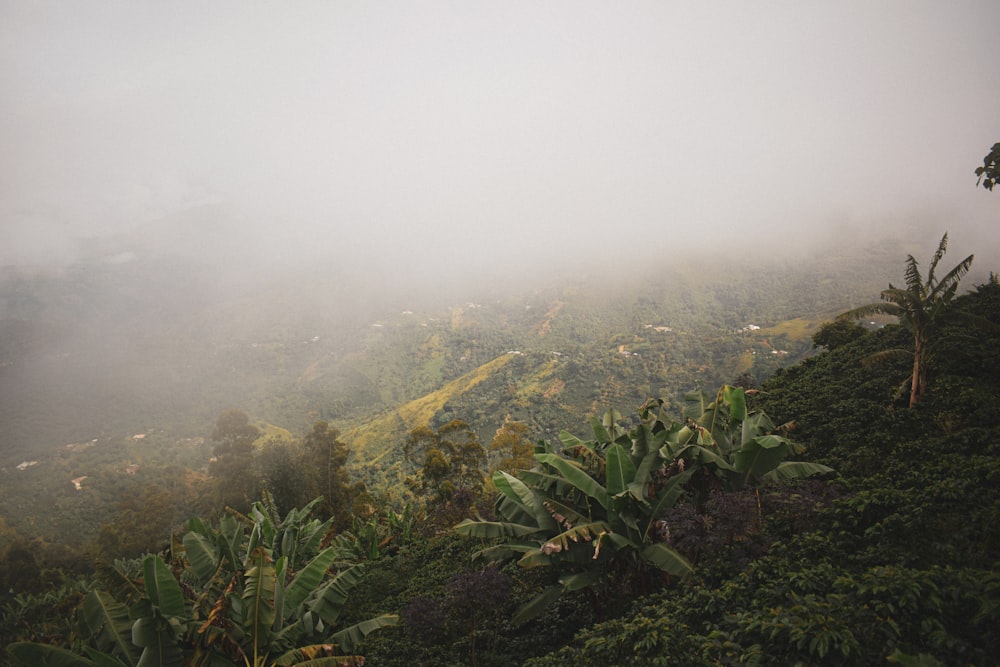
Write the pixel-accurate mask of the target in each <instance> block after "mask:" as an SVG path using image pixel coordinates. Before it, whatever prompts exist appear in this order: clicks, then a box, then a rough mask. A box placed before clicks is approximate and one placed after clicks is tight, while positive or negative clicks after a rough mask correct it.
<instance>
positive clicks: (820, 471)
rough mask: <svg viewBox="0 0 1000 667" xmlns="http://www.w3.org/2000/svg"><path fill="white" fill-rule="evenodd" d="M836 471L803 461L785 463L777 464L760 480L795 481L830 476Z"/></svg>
mask: <svg viewBox="0 0 1000 667" xmlns="http://www.w3.org/2000/svg"><path fill="white" fill-rule="evenodd" d="M836 472H837V471H836V470H834V469H833V468H831V467H829V466H825V465H822V464H819V463H808V462H805V461H786V462H785V463H781V464H779V465H778V466H777V467H776V468H774V470H772V471H770V472H768V473H766V474H764V475H762V476H761V479H766V480H770V481H779V482H785V481H790V480H796V479H804V478H806V477H812V476H813V475H830V474H835V473H836Z"/></svg>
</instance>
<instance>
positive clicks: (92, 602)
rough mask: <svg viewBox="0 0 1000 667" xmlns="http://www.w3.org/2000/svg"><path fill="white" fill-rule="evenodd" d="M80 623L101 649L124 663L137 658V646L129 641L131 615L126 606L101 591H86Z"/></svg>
mask: <svg viewBox="0 0 1000 667" xmlns="http://www.w3.org/2000/svg"><path fill="white" fill-rule="evenodd" d="M81 608H82V612H83V613H82V615H81V619H82V620H83V625H84V626H85V628H86V630H87V633H88V634H89V635H90V637H91V639H92V641H93V642H94V644H96V646H97V648H98V649H99V650H101V651H104V652H107V653H111V654H112V655H113V656H115V657H116V658H118V659H119V660H121V661H122V662H123V663H124V664H125V665H128V667H135V664H136V663H137V662H138V661H139V650H138V649H137V648H136V646H135V645H134V644H133V643H132V618H131V617H130V616H129V610H128V607H126V606H125V605H123V604H121V603H120V602H117V601H115V599H114V598H112V597H111V596H110V595H108V594H107V593H105V592H104V591H98V590H94V591H90V592H89V593H87V595H86V597H84V598H83V605H82V607H81Z"/></svg>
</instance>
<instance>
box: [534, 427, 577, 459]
mask: <svg viewBox="0 0 1000 667" xmlns="http://www.w3.org/2000/svg"><path fill="white" fill-rule="evenodd" d="M559 442H561V443H562V446H563V449H564V450H565V449H572V448H573V447H579V446H580V445H583V446H585V447H586V446H587V443H586V442H584V441H583V440H581V439H580V438H578V437H576V436H575V435H573V434H572V433H570V432H569V431H559ZM546 449H547V448H546ZM535 451H536V454H552V453H554V452H549V451H543V452H539V451H538V448H537V447H536V448H535Z"/></svg>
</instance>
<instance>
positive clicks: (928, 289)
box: [838, 234, 973, 408]
mask: <svg viewBox="0 0 1000 667" xmlns="http://www.w3.org/2000/svg"><path fill="white" fill-rule="evenodd" d="M947 249H948V234H945V235H944V236H943V237H941V242H940V243H939V244H938V249H937V252H935V253H934V257H933V258H932V259H931V264H930V267H928V269H927V279H926V280H924V278H923V276H922V275H921V274H920V266H919V265H918V264H917V260H915V259H914V258H913V255H907V257H906V274H905V277H906V287H905V288H901V287H895V286H894V285H893V284H892V283H889V289H887V290H883V291H882V301H880V302H878V303H870V304H868V305H866V306H861V307H860V308H854V309H853V310H849V311H847V312H846V313H842V314H841V315H840V316H839V317H838V319H844V320H855V319H859V318H862V317H867V316H869V315H873V314H875V313H884V314H886V315H893V316H895V317H897V318H899V323H900V324H901V325H902V326H903V327H905V328H906V329H908V330H909V331H910V332H911V333H912V334H913V351H912V353H911V352H910V351H909V350H899V349H893V350H884V351H882V352H879V353H877V354H875V355H872V356H871V357H868V358H867V359H866V360H865V361H866V362H868V363H870V362H875V361H881V360H882V359H887V358H890V357H899V356H907V357H908V356H909V355H910V354H912V355H913V375H912V376H911V378H910V407H911V408H912V407H913V406H914V405H916V404H917V403H918V402H919V401H920V398H921V397H922V396H923V395H924V392H925V391H926V389H927V368H928V364H929V360H930V346H929V344H930V341H931V338H932V337H933V335H934V330H935V328H936V326H937V324H938V322H939V319H940V317H941V314H942V313H943V312H945V311H946V308H947V307H948V306H949V305H950V304H951V302H952V300H953V299H954V298H955V293H956V292H957V291H958V283H959V281H960V280H961V279H962V277H963V276H964V275H965V274H966V273H968V271H969V267H970V266H972V258H973V256H972V255H969V256H968V257H966V258H965V259H963V260H962V261H961V262H959V263H958V264H957V265H956V266H955V267H954V268H952V269H951V270H950V271H948V273H946V274H945V275H944V276H942V277H941V278H940V279H938V278H937V277H936V275H935V271H936V270H937V265H938V262H940V261H941V259H942V258H943V257H944V254H945V252H946V251H947ZM948 313H949V314H948V316H949V317H951V316H955V317H960V316H962V314H961V313H958V312H957V311H954V310H951V311H948Z"/></svg>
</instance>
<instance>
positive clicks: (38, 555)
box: [0, 248, 1000, 665]
mask: <svg viewBox="0 0 1000 667" xmlns="http://www.w3.org/2000/svg"><path fill="white" fill-rule="evenodd" d="M894 250H897V251H898V249H896V248H894ZM914 252H915V253H916V254H917V256H918V257H919V253H920V252H921V250H920V249H915V251H914ZM924 252H925V251H924ZM939 252H940V253H941V254H942V255H943V249H941V248H939ZM900 259H901V258H899V257H896V256H893V255H886V254H885V253H884V252H883V251H876V250H874V249H873V250H871V251H870V252H869V253H867V254H863V255H853V256H850V255H845V256H843V257H827V258H825V259H824V260H823V261H819V260H814V261H811V262H809V263H808V264H806V263H786V264H783V265H781V266H780V267H775V266H773V265H772V266H767V267H765V266H763V265H760V266H755V265H753V264H746V263H744V264H734V265H732V266H718V267H714V268H715V270H714V271H712V272H708V271H704V270H699V269H698V268H697V266H698V265H697V264H679V265H674V266H671V267H669V268H662V267H654V268H650V269H644V270H643V271H642V272H637V275H634V276H632V277H631V278H630V280H629V281H623V280H620V279H613V278H608V277H606V275H605V274H604V273H603V272H595V273H593V274H590V275H586V274H581V275H579V276H574V279H573V280H568V279H566V280H564V281H562V282H558V281H557V282H554V283H552V284H553V286H552V287H548V288H544V289H540V288H535V289H533V290H529V291H521V292H518V293H516V294H510V293H506V292H503V291H500V290H494V291H491V292H483V296H479V297H477V296H475V295H461V297H462V298H463V299H467V300H458V301H455V300H454V297H455V296H457V295H456V294H448V295H444V296H446V297H448V298H447V299H446V300H443V302H440V303H434V300H433V299H429V300H424V301H423V302H421V303H417V302H416V301H413V302H411V303H412V305H409V304H407V303H405V301H406V299H402V302H395V303H392V304H390V305H386V306H384V307H381V310H379V307H376V306H374V305H373V304H367V306H366V308H364V309H361V310H356V311H352V312H351V313H350V314H347V313H345V314H344V315H343V316H342V317H341V316H337V315H336V314H333V313H329V312H322V311H321V310H311V311H310V310H308V309H305V310H300V309H298V308H297V307H293V304H292V303H290V302H289V300H288V299H285V298H282V297H281V296H278V295H277V293H272V298H273V301H268V300H267V293H266V292H257V293H252V294H251V293H246V292H244V293H242V294H234V293H226V294H224V295H218V294H217V295H206V296H205V302H204V303H203V304H202V308H201V309H198V310H196V311H192V310H190V309H185V308H181V307H180V306H179V305H176V304H175V305H174V306H171V305H170V304H166V305H165V306H164V308H166V311H163V310H160V311H158V312H159V313H160V314H159V315H157V314H156V313H154V312H153V311H152V310H151V309H148V307H146V306H145V305H144V304H146V303H148V302H147V301H146V299H145V298H138V296H137V295H138V294H139V293H141V292H142V290H143V289H144V288H143V286H142V278H141V275H140V274H141V272H138V273H137V274H136V276H135V278H136V280H135V281H133V283H132V287H131V288H130V289H132V290H136V291H135V292H133V293H131V294H129V293H127V292H128V291H127V290H126V291H125V293H123V292H118V293H115V292H112V293H110V295H109V294H108V293H107V292H106V291H104V290H102V289H98V288H97V287H96V285H98V284H103V283H102V281H106V283H107V284H114V285H120V284H121V282H120V281H119V280H118V279H117V278H116V277H113V276H116V275H117V272H118V271H137V268H136V267H135V266H134V265H133V263H132V262H124V263H122V264H102V265H100V267H102V268H100V270H98V271H96V272H95V274H91V275H84V274H83V273H80V272H84V269H83V268H81V267H77V269H73V270H72V271H70V272H68V273H65V274H62V275H53V274H46V275H33V276H32V275H26V274H25V273H24V272H21V273H18V274H14V273H11V274H9V275H7V276H5V280H4V283H3V298H4V300H5V301H4V303H5V304H6V305H7V307H6V308H5V309H4V312H5V313H13V314H15V315H16V317H10V318H7V319H5V320H4V322H3V326H4V327H5V330H6V331H7V332H9V334H10V335H8V336H5V338H4V340H5V341H6V345H5V347H6V350H4V364H3V367H2V368H0V371H2V372H3V373H4V374H5V375H4V386H5V387H8V389H5V391H7V392H9V395H10V396H13V397H14V400H11V401H9V402H8V401H5V402H4V404H3V405H4V410H6V411H7V415H6V419H7V423H9V424H10V425H11V428H10V429H9V431H8V432H7V433H6V434H5V436H4V437H5V438H6V440H5V443H4V445H5V449H4V451H5V452H7V454H6V457H7V463H6V464H5V466H4V470H3V471H2V473H0V474H2V475H3V476H4V483H3V485H2V489H3V490H2V491H0V512H2V517H3V524H2V525H0V528H2V534H0V539H2V540H3V548H4V559H3V563H2V565H3V577H4V590H7V591H8V593H7V594H6V596H5V597H4V599H3V614H4V623H3V626H4V628H5V630H4V633H5V636H4V637H3V643H4V644H14V645H15V646H16V648H14V649H12V650H11V653H10V657H11V659H16V660H25V661H31V660H37V659H39V657H38V656H40V655H46V656H48V657H47V658H46V659H48V660H51V661H53V662H51V663H50V664H81V665H82V664H126V665H134V664H139V663H140V662H141V664H147V663H148V664H239V663H240V660H249V664H254V663H255V661H257V663H259V664H300V663H305V662H306V661H310V660H311V661H314V662H309V664H329V665H334V664H359V662H358V661H359V660H360V659H361V658H360V656H364V658H365V659H366V660H367V661H368V664H385V665H404V664H406V665H410V664H427V665H433V664H442V665H444V664H481V665H510V664H534V665H549V664H552V665H555V664H566V663H567V662H573V663H574V664H584V665H620V664H637V665H646V664H650V665H652V664H706V665H707V664H713V665H714V664H744V663H746V664H794V663H796V662H801V663H804V664H886V661H890V662H899V663H902V664H927V665H934V664H955V665H966V664H975V665H985V664H990V661H991V660H992V657H993V656H995V655H997V654H998V653H1000V646H997V645H996V637H995V632H993V631H992V628H994V627H995V626H996V624H997V621H998V620H1000V619H998V618H997V613H998V612H997V609H998V606H997V602H998V600H1000V587H998V585H997V584H998V580H997V574H996V571H995V570H996V562H995V555H996V553H998V551H997V547H998V534H997V528H996V526H997V525H998V524H997V519H998V518H1000V517H998V512H1000V506H998V505H997V502H995V501H994V500H993V494H992V493H991V491H990V490H991V489H992V488H993V487H994V486H995V483H996V478H997V475H998V473H1000V469H998V468H997V465H998V464H997V452H996V451H995V450H996V445H995V443H996V442H998V441H1000V440H998V439H997V436H998V435H1000V412H998V411H997V409H996V408H995V405H996V403H997V400H996V399H997V394H998V391H1000V383H998V380H997V378H998V377H1000V375H998V371H1000V368H997V367H996V366H997V363H998V360H997V355H996V354H995V349H996V345H997V343H1000V335H998V334H997V327H998V326H1000V286H998V284H997V282H996V280H995V279H994V278H992V276H991V277H990V278H989V279H985V280H983V279H981V280H979V281H978V282H977V283H972V284H969V285H968V289H969V290H970V291H968V293H960V292H958V291H957V290H956V291H952V292H950V293H949V296H948V299H947V303H945V304H943V305H942V307H941V308H940V309H939V310H938V311H935V319H934V326H933V327H932V328H931V329H929V331H930V332H931V333H930V334H929V338H928V340H927V350H928V351H927V353H926V357H925V362H926V367H925V371H926V373H925V375H924V376H923V377H924V379H923V382H924V388H923V391H922V395H921V398H920V400H919V401H918V402H913V404H912V405H910V403H911V401H910V400H909V395H908V392H900V390H899V388H900V386H901V384H902V383H908V382H909V379H910V378H911V375H912V373H913V368H914V358H913V345H914V333H913V331H912V328H907V327H906V326H904V325H905V324H906V322H905V321H903V320H900V324H895V323H894V321H893V320H892V319H886V318H881V319H877V320H864V321H863V322H861V323H857V322H856V321H854V320H853V319H840V320H837V319H836V316H837V315H838V314H840V313H844V312H849V311H851V310H852V309H858V308H860V307H862V306H863V304H864V303H866V302H868V301H871V300H872V298H873V297H877V296H878V294H879V292H880V290H883V289H885V286H886V284H887V283H888V282H890V281H898V277H897V276H898V274H899V273H900V268H899V267H900V264H901V262H900ZM938 259H940V257H938ZM914 263H916V260H914ZM934 263H935V264H936V260H935V261H934ZM919 266H923V265H922V264H920V265H919ZM904 268H906V267H904ZM914 268H916V267H914ZM966 268H968V267H966ZM91 269H93V267H91ZM91 269H87V270H91ZM932 272H933V271H932ZM962 274H963V275H964V271H963V272H962ZM186 275H187V276H188V279H189V280H191V281H193V282H195V283H197V281H198V280H200V279H201V278H200V277H199V273H198V271H197V270H195V269H193V268H192V269H191V270H190V271H187V272H186ZM924 275H925V276H926V274H924ZM906 277H907V283H906V284H908V285H910V286H911V287H914V286H915V289H916V288H919V287H920V286H921V285H923V282H922V281H910V280H909V278H910V276H909V275H907V276H906ZM926 277H928V279H929V278H930V276H926ZM960 277H961V276H956V282H957V279H958V278H960ZM910 283H912V285H911V284H910ZM330 287H331V289H344V286H343V285H340V286H334V285H330ZM243 289H245V288H243ZM271 289H273V288H271ZM890 289H896V288H890ZM46 290H49V291H48V292H46ZM88 290H90V292H89V293H88ZM57 294H58V295H62V296H60V299H55V298H54V297H55V295H57ZM88 294H89V296H88ZM98 294H100V295H102V297H101V298H102V299H103V301H101V302H96V301H94V300H93V298H92V297H94V296H95V295H98ZM286 294H287V293H286ZM46 295H47V296H46ZM130 299H134V301H133V300H130ZM247 303H253V305H254V307H253V308H244V307H243V306H245V305H246V304H247ZM294 305H297V306H301V305H302V304H294ZM171 308H173V310H171ZM272 308H273V309H272ZM282 308H284V309H287V311H286V312H289V311H294V312H295V315H296V318H298V319H297V320H296V321H291V320H282V319H281V318H276V317H275V316H274V315H275V313H276V312H278V310H279V309H282ZM123 311H124V312H128V313H130V316H131V319H129V320H128V321H127V323H125V324H121V323H120V322H117V321H116V323H117V324H118V326H120V329H118V328H117V327H116V329H117V330H116V331H114V332H109V331H108V330H107V329H106V328H103V327H102V326H101V325H100V324H99V322H101V320H102V317H110V314H111V313H119V312H123ZM164 312H166V313H167V315H168V317H166V321H165V319H164V317H163V313H164ZM860 312H861V311H860V310H855V314H859V313H860ZM865 312H866V313H867V312H870V311H865ZM893 314H896V313H893ZM74 317H78V318H79V321H78V324H83V323H84V322H86V323H88V324H94V325H95V326H96V329H95V330H94V332H93V336H92V337H89V338H88V337H84V338H83V339H81V338H79V337H76V336H71V335H69V334H68V333H67V331H68V329H67V327H72V326H73V324H72V322H73V318H74ZM973 322H975V326H974V325H973V324H972V323H973ZM156 331H160V333H159V335H154V333H155V332H156ZM39 332H42V333H44V334H45V335H42V336H36V335H35V334H37V333H39ZM104 334H109V335H110V336H111V337H110V338H104ZM96 350H101V351H102V352H104V355H103V356H102V355H96V354H95V351H96ZM897 350H904V351H905V350H909V352H910V356H909V358H906V357H905V355H899V354H896V353H895V352H893V351H897ZM188 355H192V356H188ZM137 359H148V360H149V363H148V364H138V365H136V364H135V361H136V360H137ZM98 360H99V361H101V362H106V365H107V367H103V366H102V367H100V368H98V367H97V363H98ZM178 360H185V365H184V366H182V367H177V366H176V363H175V362H177V361H178ZM60 364H62V365H61V366H60ZM57 368H61V369H62V370H63V371H65V374H63V373H62V372H59V373H57V372H56V369H57ZM39 369H41V370H39ZM95 373H96V375H94V374H95ZM160 376H162V382H157V378H158V377H160ZM95 377H96V378H99V379H100V381H99V382H96V383H95V384H96V385H99V386H95V388H94V390H93V392H90V393H89V394H88V393H87V392H83V395H79V394H80V392H79V388H80V386H81V385H79V384H77V382H82V381H85V379H86V378H95ZM56 378H59V382H54V381H55V379H56ZM13 380H18V381H21V383H22V384H21V385H20V386H21V387H22V388H23V389H24V392H23V393H22V392H14V391H12V390H11V389H9V387H11V386H14V382H13ZM905 386H906V387H907V388H909V386H910V385H909V384H906V385H905ZM51 387H56V390H57V392H58V391H63V392H65V394H63V396H64V397H65V398H66V400H65V402H63V403H60V405H61V407H62V408H63V411H62V412H59V414H52V411H51V410H45V409H43V406H31V405H29V403H30V398H31V397H32V395H33V394H32V391H37V392H43V391H48V390H49V388H51ZM147 389H148V391H147ZM176 390H181V391H180V392H179V393H176V394H175V393H174V392H175V391H176ZM46 395H47V394H46ZM56 395H57V396H58V395H60V394H58V393H57V394H56ZM36 397H37V395H36ZM108 401H112V402H114V403H115V407H114V409H113V410H109V411H104V412H94V411H95V406H100V405H104V404H105V403H106V402H108ZM50 414H51V419H50V420H49V421H46V419H44V418H42V416H46V417H47V416H49V415H50ZM81 414H86V415H87V416H86V417H85V418H75V417H74V415H81ZM63 440H66V441H67V442H65V443H62V441H63ZM59 443H61V444H59ZM43 445H44V446H43ZM22 464H24V465H23V466H22ZM196 516H199V517H202V518H200V519H193V518H192V517H196ZM456 527H457V528H456ZM283 536H284V537H283ZM171 582H174V583H171ZM345 600H346V601H349V604H345ZM253 610H257V611H261V612H266V614H265V615H266V617H267V619H268V620H267V623H266V627H265V626H264V625H261V624H260V623H257V622H256V621H254V620H253V619H254V618H258V616H256V615H255V614H252V613H250V612H251V611H253ZM255 623H256V624H255ZM126 628H129V629H130V632H131V635H130V636H127V635H128V634H129V633H127V632H126ZM114 637H120V638H121V639H120V640H119V641H116V640H114ZM17 642H21V643H17ZM24 642H36V643H35V644H30V643H24ZM39 643H40V644H42V645H47V646H49V647H50V649H48V652H47V653H46V652H45V649H42V648H40V645H39ZM154 644H155V645H157V646H166V647H168V648H170V650H169V651H164V652H161V653H157V654H156V656H154V655H153V653H151V651H152V649H151V648H150V646H152V645H154ZM56 647H61V650H58V649H57V648H56ZM73 656H76V657H73ZM154 657H155V660H159V662H148V661H152V660H154ZM60 660H62V661H64V662H59V661H60ZM74 661H75V662H74ZM102 661H108V662H102ZM110 661H116V662H110ZM142 661H146V662H142ZM199 661H200V662H199ZM351 661H354V662H351Z"/></svg>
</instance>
